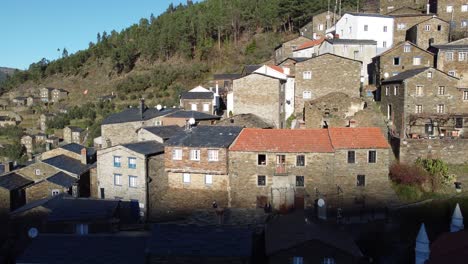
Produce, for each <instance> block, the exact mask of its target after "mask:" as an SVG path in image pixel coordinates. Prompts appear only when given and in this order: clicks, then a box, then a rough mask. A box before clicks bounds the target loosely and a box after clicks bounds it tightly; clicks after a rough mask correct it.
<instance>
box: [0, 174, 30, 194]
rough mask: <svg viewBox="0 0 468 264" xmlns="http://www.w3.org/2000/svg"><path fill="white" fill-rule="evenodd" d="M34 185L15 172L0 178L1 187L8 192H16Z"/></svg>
mask: <svg viewBox="0 0 468 264" xmlns="http://www.w3.org/2000/svg"><path fill="white" fill-rule="evenodd" d="M31 183H33V181H31V180H29V179H27V178H25V177H23V176H21V175H19V174H16V173H14V172H11V173H8V174H5V175H3V176H0V187H3V188H5V189H7V190H10V191H11V190H14V189H18V188H21V187H24V186H26V185H29V184H31Z"/></svg>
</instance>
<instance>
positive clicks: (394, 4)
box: [380, 0, 426, 14]
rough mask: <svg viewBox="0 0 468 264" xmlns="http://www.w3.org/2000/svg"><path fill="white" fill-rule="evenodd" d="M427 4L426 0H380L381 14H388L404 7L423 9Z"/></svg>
mask: <svg viewBox="0 0 468 264" xmlns="http://www.w3.org/2000/svg"><path fill="white" fill-rule="evenodd" d="M425 4H426V0H380V13H381V14H387V13H389V12H392V11H394V10H396V9H398V8H402V7H412V8H419V9H421V8H423V7H424V5H425Z"/></svg>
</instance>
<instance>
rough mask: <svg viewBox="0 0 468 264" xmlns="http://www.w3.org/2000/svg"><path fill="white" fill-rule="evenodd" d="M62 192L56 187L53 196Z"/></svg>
mask: <svg viewBox="0 0 468 264" xmlns="http://www.w3.org/2000/svg"><path fill="white" fill-rule="evenodd" d="M59 194H60V190H57V189H54V190H52V196H57V195H59Z"/></svg>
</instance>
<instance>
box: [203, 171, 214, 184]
mask: <svg viewBox="0 0 468 264" xmlns="http://www.w3.org/2000/svg"><path fill="white" fill-rule="evenodd" d="M205 184H206V185H212V184H213V175H208V174H207V175H205Z"/></svg>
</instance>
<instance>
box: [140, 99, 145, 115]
mask: <svg viewBox="0 0 468 264" xmlns="http://www.w3.org/2000/svg"><path fill="white" fill-rule="evenodd" d="M144 112H145V99H144V98H141V99H140V116H141V118H143V113H144Z"/></svg>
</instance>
